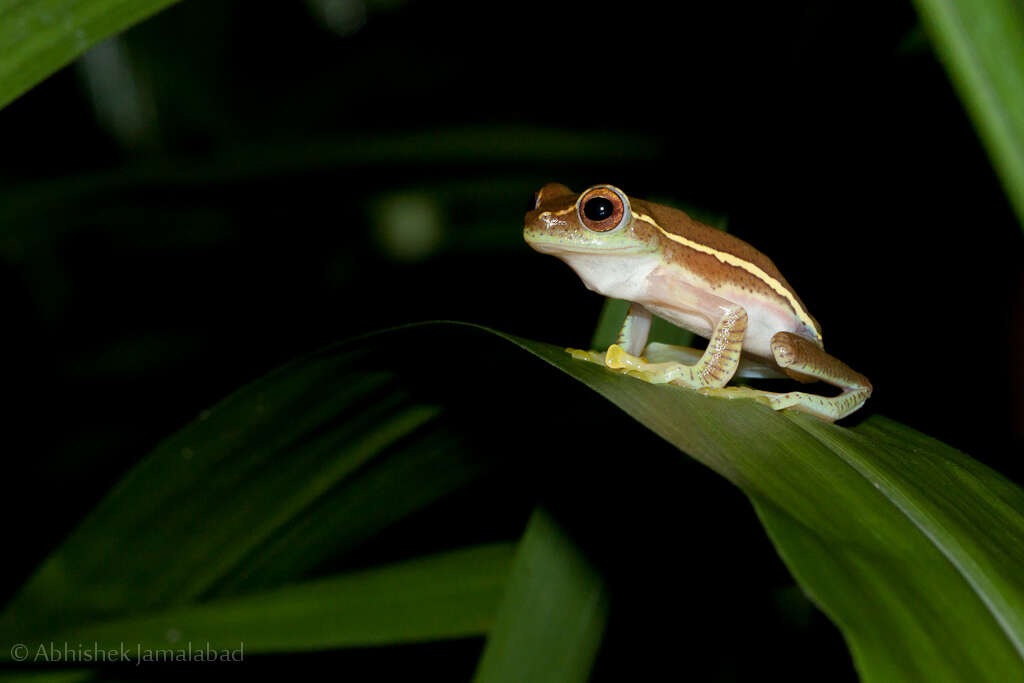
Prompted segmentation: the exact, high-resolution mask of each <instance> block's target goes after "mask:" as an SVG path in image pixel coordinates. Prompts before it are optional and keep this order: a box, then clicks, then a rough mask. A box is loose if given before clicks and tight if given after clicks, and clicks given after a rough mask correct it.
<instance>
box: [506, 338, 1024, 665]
mask: <svg viewBox="0 0 1024 683" xmlns="http://www.w3.org/2000/svg"><path fill="white" fill-rule="evenodd" d="M510 339H512V340H513V341H515V343H517V344H519V345H521V346H522V347H523V348H526V349H528V350H530V351H531V352H532V353H535V354H536V355H538V356H539V357H541V358H543V359H545V360H547V361H548V362H549V363H552V364H553V365H555V366H557V367H559V368H561V369H562V370H564V371H566V372H568V373H570V374H571V375H573V376H574V377H576V378H577V379H579V380H580V381H582V382H584V383H585V384H587V385H588V386H590V387H591V388H593V389H594V390H596V391H597V392H598V393H600V394H602V395H603V396H605V397H606V398H608V399H609V400H610V401H612V402H613V403H615V404H616V405H618V406H619V407H620V408H622V409H623V410H624V411H625V412H626V413H627V414H629V415H631V416H632V417H633V418H635V419H637V420H639V421H640V422H641V423H643V424H644V425H646V426H647V427H648V428H650V429H652V430H653V431H654V432H656V433H657V434H659V435H661V436H662V437H664V438H665V439H667V440H668V441H670V442H671V443H673V444H674V445H676V446H677V447H678V448H679V449H680V450H682V451H684V452H686V453H688V454H689V455H691V456H693V457H694V458H696V459H697V460H699V461H700V462H702V463H704V464H705V465H707V466H709V467H711V468H712V469H714V470H715V471H717V472H718V473H719V474H721V475H723V476H725V477H727V478H728V479H729V480H730V481H732V482H733V483H734V484H736V485H737V486H739V487H740V488H741V489H742V490H743V491H744V492H745V493H746V494H747V495H748V496H749V497H750V498H751V500H752V501H753V502H754V504H755V507H756V509H757V510H758V513H759V515H760V517H761V520H762V522H763V523H764V524H765V527H766V529H767V530H768V532H769V535H770V536H771V538H772V540H773V542H774V543H775V545H776V548H777V549H778V550H779V553H780V554H781V555H782V557H783V560H784V561H785V562H786V563H787V565H788V566H789V568H790V570H791V571H792V572H793V574H794V576H795V577H796V579H797V580H798V581H799V582H800V584H801V585H802V586H803V587H804V589H805V590H806V591H807V592H808V593H809V594H810V595H811V596H812V598H813V599H814V600H815V601H816V602H817V603H818V604H819V605H820V606H821V607H822V609H823V610H824V611H825V612H826V613H827V614H829V616H830V617H831V618H832V619H833V621H835V622H836V624H838V625H839V627H840V628H841V630H842V631H843V634H844V636H845V637H846V639H847V642H848V643H849V645H850V649H851V651H852V653H853V656H854V660H855V663H856V665H857V667H858V669H859V671H860V673H861V675H862V677H863V679H864V680H865V681H958V680H971V681H1008V680H1021V679H1024V659H1022V654H1024V648H1022V643H1024V492H1022V491H1021V489H1020V488H1018V487H1016V486H1015V485H1014V484H1012V483H1011V482H1009V481H1007V480H1006V479H1004V478H1003V477H1001V476H1000V475H999V474H998V473H996V472H994V471H992V470H990V469H988V468H987V467H985V466H984V465H982V464H980V463H978V462H976V461H974V460H972V459H971V458H969V457H968V456H966V455H964V454H962V453H960V452H959V451H956V450H955V449H952V448H950V447H948V446H946V445H944V444H942V443H940V442H938V441H935V440H933V439H929V438H928V437H926V436H923V435H921V434H919V433H918V432H915V431H914V430H912V429H910V428H908V427H904V426H902V425H898V424H896V423H893V422H892V421H890V420H886V419H885V418H882V417H877V416H873V417H870V418H868V419H867V420H865V421H864V422H863V423H861V424H860V425H858V426H857V427H854V428H844V427H840V426H837V425H833V424H828V423H824V422H821V421H820V420H817V419H815V418H813V417H810V416H807V415H802V414H799V413H797V414H790V413H776V412H773V411H771V410H770V409H768V408H767V407H765V406H761V405H757V404H755V403H753V402H749V401H738V402H736V401H723V400H719V399H713V398H707V397H704V396H701V395H700V394H698V393H696V392H693V391H687V390H684V389H679V388H676V387H672V386H666V385H661V386H656V385H651V384H647V383H644V382H641V381H637V380H633V379H632V378H629V377H625V376H621V375H617V374H614V373H611V372H608V371H606V370H604V369H603V368H601V367H598V366H596V365H593V364H589V363H584V362H577V361H571V360H568V359H567V356H566V354H565V353H564V351H562V350H561V349H558V348H557V347H551V346H549V345H544V344H539V343H537V342H530V341H525V340H522V339H514V338H510Z"/></svg>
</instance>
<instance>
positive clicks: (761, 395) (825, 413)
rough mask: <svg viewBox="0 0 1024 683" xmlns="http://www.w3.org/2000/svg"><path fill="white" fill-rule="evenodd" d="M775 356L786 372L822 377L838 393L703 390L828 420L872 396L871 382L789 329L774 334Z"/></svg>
mask: <svg viewBox="0 0 1024 683" xmlns="http://www.w3.org/2000/svg"><path fill="white" fill-rule="evenodd" d="M771 347H772V355H774V356H775V362H776V363H778V364H779V367H781V368H782V369H783V371H785V372H786V374H787V375H789V376H790V377H792V378H793V379H796V380H798V381H801V382H813V381H815V380H821V381H823V382H827V383H828V384H831V385H832V386H835V387H839V388H840V389H842V393H840V394H839V395H838V396H818V395H817V394H809V393H806V392H803V391H787V392H785V393H776V392H772V391H761V390H759V389H751V388H749V387H725V388H722V389H708V390H702V392H701V393H704V394H707V395H709V396H717V397H720V398H752V399H754V400H757V401H759V402H761V403H766V404H767V405H769V406H771V407H772V408H773V409H775V410H783V409H786V408H791V409H793V410H799V411H801V412H804V413H810V414H811V415H814V416H816V417H819V418H821V419H823V420H826V421H828V422H833V421H835V420H839V419H842V418H844V417H846V416H847V415H849V414H851V413H853V412H854V411H856V410H857V409H858V408H860V407H861V406H862V405H864V401H866V400H868V397H869V396H871V391H872V387H871V382H870V381H868V378H867V377H865V376H864V375H862V374H860V373H859V372H856V371H854V370H853V369H852V368H850V366H848V365H846V364H845V363H843V362H842V361H840V360H839V359H838V358H835V357H834V356H831V355H829V354H828V353H826V352H825V351H824V350H823V349H822V348H821V347H819V346H817V345H815V344H814V343H813V342H811V341H808V340H807V339H804V338H803V337H800V336H798V335H795V334H792V333H790V332H778V333H776V334H775V336H774V337H772V341H771Z"/></svg>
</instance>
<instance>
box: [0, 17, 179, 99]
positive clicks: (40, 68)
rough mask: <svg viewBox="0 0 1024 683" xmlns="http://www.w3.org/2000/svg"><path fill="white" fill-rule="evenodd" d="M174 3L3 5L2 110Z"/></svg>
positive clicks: (0, 38) (0, 41) (0, 19)
mask: <svg viewBox="0 0 1024 683" xmlns="http://www.w3.org/2000/svg"><path fill="white" fill-rule="evenodd" d="M174 2H175V0H4V1H3V2H0V107H4V106H6V105H7V104H8V103H10V102H11V101H12V100H14V99H15V98H16V97H18V96H19V95H21V94H22V93H24V92H25V91H27V90H28V89H29V88H31V87H32V86H34V85H36V84H37V83H39V82H40V81H42V80H43V79H44V78H46V77H47V76H49V75H50V74H52V73H53V72H55V71H57V70H58V69H60V68H61V67H63V66H65V65H67V64H69V63H70V62H71V61H72V60H73V59H75V57H78V56H79V55H81V54H82V53H83V52H85V51H86V50H87V49H89V47H91V46H92V45H94V44H95V43H97V42H99V41H100V40H103V39H104V38H106V37H107V36H110V35H113V34H115V33H118V32H119V31H123V30H124V29H126V28H128V27H129V26H131V25H133V24H135V23H137V22H139V21H142V20H143V19H145V18H146V17H148V16H150V15H151V14H154V13H155V12H158V11H159V10H161V9H163V8H165V7H167V6H168V5H172V4H174Z"/></svg>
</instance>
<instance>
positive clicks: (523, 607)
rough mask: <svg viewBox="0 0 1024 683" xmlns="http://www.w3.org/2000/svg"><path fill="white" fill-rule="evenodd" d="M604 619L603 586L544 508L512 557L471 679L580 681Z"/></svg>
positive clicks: (594, 652) (586, 671) (594, 651)
mask: <svg viewBox="0 0 1024 683" xmlns="http://www.w3.org/2000/svg"><path fill="white" fill-rule="evenodd" d="M607 618H608V595H607V590H606V588H605V585H604V581H603V579H602V578H601V576H600V574H598V572H597V570H596V569H595V568H594V567H593V566H592V565H591V564H590V563H589V561H588V560H587V558H586V557H585V556H584V555H583V553H582V552H581V551H580V550H579V549H578V548H576V547H575V545H574V544H573V542H572V540H571V539H570V538H569V537H568V536H567V535H566V533H565V532H564V531H562V529H560V528H559V526H558V524H557V523H556V522H555V521H554V520H553V519H552V518H551V516H550V515H548V513H547V512H545V511H544V510H543V509H537V510H535V511H534V513H533V516H532V517H531V518H530V522H529V524H528V525H527V527H526V533H525V534H523V540H522V541H521V542H520V544H519V549H518V551H517V552H516V559H515V564H514V565H513V568H512V574H511V576H510V577H509V582H508V588H507V591H506V594H505V599H504V600H503V601H502V604H501V608H500V611H499V612H498V617H497V622H496V623H495V625H494V629H493V630H492V631H491V633H490V634H489V635H488V637H487V647H486V648H485V649H484V654H483V657H482V658H481V660H480V665H479V667H478V668H477V672H476V676H475V677H474V679H473V680H474V681H478V682H480V683H493V682H501V681H508V682H509V683H514V682H518V681H536V682H537V683H542V682H543V681H551V683H572V682H573V681H586V680H587V678H588V677H589V674H590V668H591V666H592V665H593V662H594V657H595V656H596V655H597V649H598V645H600V642H601V635H602V633H603V632H604V626H605V622H606V620H607Z"/></svg>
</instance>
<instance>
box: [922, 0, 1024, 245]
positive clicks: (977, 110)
mask: <svg viewBox="0 0 1024 683" xmlns="http://www.w3.org/2000/svg"><path fill="white" fill-rule="evenodd" d="M915 2H916V4H917V8H918V11H919V12H920V14H921V17H922V19H924V22H925V25H926V26H927V27H928V29H929V33H930V34H931V37H932V40H933V42H934V43H935V47H936V49H937V50H938V53H939V56H940V57H941V58H942V61H943V62H944V63H945V65H946V69H947V71H948V72H949V74H950V76H951V77H952V80H953V83H954V85H955V86H956V88H957V90H958V91H959V93H960V99H961V100H963V102H964V105H965V106H966V107H967V111H968V112H969V113H970V115H971V118H973V119H974V124H975V126H977V128H978V132H979V134H980V135H981V139H982V141H983V142H984V143H985V147H986V148H987V149H988V154H989V157H990V158H991V159H992V163H993V165H994V166H995V168H996V172H997V173H998V174H999V176H1000V178H1002V181H1003V186H1004V187H1005V188H1006V194H1007V196H1008V197H1009V199H1010V203H1011V204H1012V205H1013V206H1014V208H1015V209H1016V211H1017V216H1018V218H1019V219H1020V221H1021V224H1022V225H1024V6H1022V5H1021V3H1020V2H1019V1H1018V0H915Z"/></svg>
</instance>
